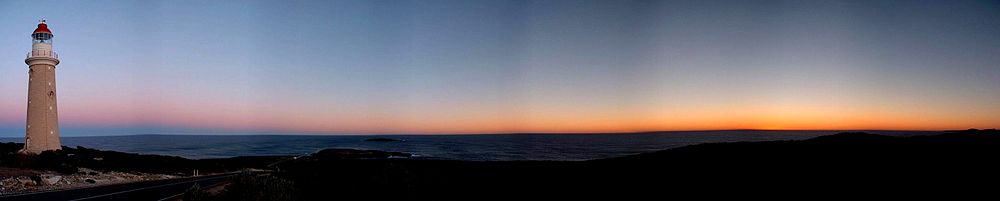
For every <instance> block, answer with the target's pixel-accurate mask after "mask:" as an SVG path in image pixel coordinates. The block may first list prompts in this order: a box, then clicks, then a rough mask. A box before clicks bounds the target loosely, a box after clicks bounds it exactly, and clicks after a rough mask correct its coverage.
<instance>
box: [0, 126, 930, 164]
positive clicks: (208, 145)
mask: <svg viewBox="0 0 1000 201" xmlns="http://www.w3.org/2000/svg"><path fill="white" fill-rule="evenodd" d="M839 132H844V131H758V130H728V131H671V132H651V133H630V134H494V135H376V136H319V135H128V136H91V137H63V138H62V143H63V146H70V147H76V146H83V147H87V148H94V149H102V150H114V151H121V152H129V153H140V154H158V155H171V156H181V157H185V158H191V159H204V158H226V157H234V156H263V155H306V154H310V153H314V152H316V151H319V150H321V149H325V148H349V149H370V150H382V151H394V152H405V153H410V154H414V158H418V159H454V160H472V161H508V160H560V161H580V160H590V159H601V158H609V157H617V156H625V155H632V154H638V153H644V152H652V151H658V150H664V149H670V148H676V147H682V146H686V145H694V144H701V143H714V142H737V141H770V140H802V139H808V138H813V137H818V136H823V135H832V134H836V133H839ZM866 132H868V133H875V134H882V135H892V136H909V135H928V134H938V133H941V132H931V131H866ZM376 137H380V138H392V139H400V140H402V141H394V142H373V141H365V140H366V139H369V138H376ZM22 140H23V139H22V138H9V137H8V138H0V142H22Z"/></svg>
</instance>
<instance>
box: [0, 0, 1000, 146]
mask: <svg viewBox="0 0 1000 201" xmlns="http://www.w3.org/2000/svg"><path fill="white" fill-rule="evenodd" d="M40 18H44V19H47V20H48V22H49V27H50V28H51V29H52V31H53V32H54V34H55V39H54V41H55V42H54V48H55V50H56V51H57V52H58V53H59V55H60V58H61V60H62V63H61V64H60V65H59V68H58V90H59V115H60V123H61V128H62V133H63V135H64V136H80V135H122V134H144V133H193V134H197V133H203V134H217V133H328V134H368V133H493V132H627V131H648V130H703V129H905V130H941V129H966V128H970V127H977V128H993V127H1000V2H997V1H916V0H915V1H819V0H816V1H621V0H616V1H610V0H609V1H578V0H572V1H500V0H484V1H476V0H458V1H395V0H393V1H260V2H244V1H239V2H237V1H233V2H222V1H134V2H133V1H96V2H95V1H54V2H48V1H0V26H2V28H0V47H2V48H0V137H3V136H6V137H20V136H23V135H24V128H23V127H24V118H25V111H26V109H25V107H26V99H27V98H26V96H27V79H28V78H27V73H26V72H27V66H26V65H25V64H24V55H25V53H26V52H28V51H29V50H30V48H31V41H30V38H29V34H30V33H31V31H32V30H33V29H34V27H35V25H36V23H37V20H38V19H40Z"/></svg>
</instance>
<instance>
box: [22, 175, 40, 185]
mask: <svg viewBox="0 0 1000 201" xmlns="http://www.w3.org/2000/svg"><path fill="white" fill-rule="evenodd" d="M17 183H18V184H19V185H21V186H34V185H37V184H38V183H36V182H35V180H33V179H31V178H28V177H18V178H17Z"/></svg>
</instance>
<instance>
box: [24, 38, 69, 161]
mask: <svg viewBox="0 0 1000 201" xmlns="http://www.w3.org/2000/svg"><path fill="white" fill-rule="evenodd" d="M52 37H53V35H52V31H50V30H49V29H48V25H47V24H45V21H44V20H43V21H41V22H40V23H39V24H38V28H37V29H35V32H33V33H32V34H31V38H32V44H31V52H30V53H28V55H27V58H25V59H24V63H26V64H28V115H27V116H28V117H27V125H26V128H25V130H26V132H25V137H24V149H22V150H21V152H22V153H27V154H38V153H41V152H43V151H48V150H58V149H60V148H61V147H62V145H61V144H60V142H59V113H58V112H57V111H58V107H57V106H56V105H57V104H56V65H59V56H58V55H56V53H55V52H54V51H52Z"/></svg>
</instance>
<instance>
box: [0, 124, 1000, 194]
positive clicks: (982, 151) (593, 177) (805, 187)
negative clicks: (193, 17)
mask: <svg viewBox="0 0 1000 201" xmlns="http://www.w3.org/2000/svg"><path fill="white" fill-rule="evenodd" d="M19 146H21V145H20V144H18V143H3V144H0V168H2V169H3V171H0V172H3V174H2V175H0V177H2V178H0V180H2V184H3V193H7V194H10V193H17V192H19V191H30V190H40V189H51V188H47V187H48V186H72V187H80V186H87V185H97V184H93V183H96V180H99V179H100V178H114V177H119V178H122V177H124V176H127V175H132V176H129V177H130V178H132V180H148V179H161V178H170V177H188V176H192V175H193V174H195V172H196V171H195V170H197V172H198V173H200V174H211V173H224V172H234V171H240V170H250V169H256V170H259V171H258V172H261V171H262V172H265V173H254V174H251V173H244V174H240V175H238V176H234V177H233V178H232V179H231V180H232V181H231V182H232V183H231V184H229V185H226V186H225V187H224V190H221V191H204V190H199V189H198V188H193V190H189V192H188V193H187V195H185V198H188V200H250V199H260V196H267V199H270V200H326V199H327V198H330V196H335V197H336V198H338V199H348V200H350V199H386V198H400V199H402V198H413V197H423V198H467V197H476V196H482V195H491V196H490V197H492V198H516V197H522V196H526V195H540V196H544V197H561V198H566V197H587V196H592V195H605V196H606V195H628V196H652V195H658V194H659V193H670V194H684V193H692V192H696V191H698V190H706V189H708V190H717V191H727V190H737V191H741V192H745V191H766V190H769V189H771V190H773V189H781V190H782V191H809V190H817V189H828V188H837V187H843V186H845V185H846V186H848V187H850V188H856V189H866V188H870V189H882V188H886V187H893V188H926V187H927V186H925V185H928V184H936V183H937V182H957V181H958V180H960V179H970V178H972V179H973V180H990V179H995V178H997V175H998V173H997V172H1000V171H997V170H998V167H1000V166H998V165H996V162H995V160H996V153H1000V132H998V131H997V130H994V129H989V130H966V131H953V132H948V133H945V134H941V135H932V136H911V137H891V136H882V135H874V134H867V133H840V134H836V135H830V136H822V137H816V138H812V139H808V140H787V141H765V142H732V143H709V144H699V145H692V146H685V147H681V148H674V149H668V150H662V151H656V152H649V153H643V154H637V155H631V156H625V157H616V158H608V159H598V160H589V161H457V160H426V159H409V158H408V157H409V156H410V154H408V153H399V152H384V151H377V150H352V149H325V150H321V151H319V152H317V153H314V154H312V155H308V156H302V157H293V156H262V157H234V158H226V159H201V160H191V159H185V158H180V157H172V156H157V155H139V154H129V153H121V152H114V151H101V150H94V149H88V148H83V147H77V148H70V147H63V149H62V150H59V151H48V152H44V153H42V154H40V155H37V156H32V157H27V156H23V155H17V154H15V153H16V151H17V150H18V149H19V148H20V147H19ZM102 175H113V176H108V177H102ZM88 178H89V179H90V180H94V181H95V182H88V180H87V179H88ZM120 180H122V181H118V182H129V181H131V180H128V179H120ZM80 181H83V182H80ZM990 181H997V180H990ZM103 182H111V181H103ZM275 182H277V183H282V184H285V185H272V184H274V183H275ZM72 183H82V184H78V185H75V186H74V185H71V184H72ZM950 184H951V185H952V186H951V187H955V186H962V185H963V184H965V183H950ZM251 189H252V190H251Z"/></svg>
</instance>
